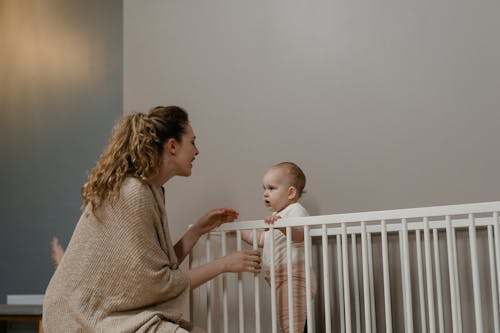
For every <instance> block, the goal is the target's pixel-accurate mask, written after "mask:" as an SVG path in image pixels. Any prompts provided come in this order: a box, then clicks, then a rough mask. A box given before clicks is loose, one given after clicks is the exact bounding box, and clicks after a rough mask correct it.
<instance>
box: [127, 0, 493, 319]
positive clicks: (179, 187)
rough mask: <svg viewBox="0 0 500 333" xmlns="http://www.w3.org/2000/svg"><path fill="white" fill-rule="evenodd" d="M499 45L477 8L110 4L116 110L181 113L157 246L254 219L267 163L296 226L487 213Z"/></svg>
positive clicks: (482, 2) (313, 2) (408, 1)
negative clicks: (119, 54) (187, 130)
mask: <svg viewBox="0 0 500 333" xmlns="http://www.w3.org/2000/svg"><path fill="white" fill-rule="evenodd" d="M499 35H500V2H498V1H496V2H495V1H490V0H478V1H455V0H437V1H416V0H402V1H401V0H387V1H377V2H370V1H352V0H338V1H323V0H308V1H294V0H292V1H290V0H276V1H265V0H256V1H246V0H216V1H207V2H199V1H189V0H188V1H160V0H151V1H148V2H147V5H145V4H144V3H142V2H137V1H132V0H125V1H124V55H125V56H124V109H125V110H134V109H135V110H142V109H144V108H148V107H150V106H153V105H156V104H179V105H181V106H184V107H185V108H187V109H188V110H189V112H190V114H191V118H192V124H193V128H194V130H195V132H196V134H197V137H198V146H199V148H200V151H201V153H200V155H199V156H198V157H197V159H196V161H195V162H194V169H193V176H192V177H190V178H189V179H175V180H173V181H172V182H171V183H169V184H168V185H167V208H168V211H169V222H170V227H171V229H172V235H173V237H174V238H177V237H178V236H180V234H181V233H182V232H184V230H185V229H186V227H187V225H188V224H189V223H192V222H193V221H195V219H196V218H197V217H198V216H199V215H201V214H202V213H203V212H204V211H205V210H207V209H208V208H211V207H213V206H230V207H233V208H236V209H238V210H239V211H240V213H241V215H240V220H254V219H259V218H262V217H263V216H265V215H266V214H268V212H267V211H266V210H265V209H264V207H263V205H262V202H261V179H262V175H263V174H264V172H265V171H266V169H267V168H268V167H269V166H270V165H272V164H274V163H276V162H279V161H283V160H292V161H295V162H297V163H298V164H299V165H301V166H302V167H303V169H304V171H305V173H306V176H307V178H308V184H307V190H308V193H307V194H306V195H305V196H304V198H303V203H304V205H305V206H306V207H307V208H308V209H309V211H310V212H311V213H312V214H333V213H342V212H353V211H365V210H379V209H380V210H381V209H395V208H410V207H419V206H430V205H441V204H458V203H470V202H481V201H496V200H498V199H499V197H500V190H499V188H500V187H499V170H500V154H498V142H500V131H499V130H498V125H499V124H500V93H499V87H500V44H499V43H497V42H496V40H497V39H498V38H497V36H499ZM203 249H204V244H200V246H199V251H200V252H203ZM200 261H203V259H200ZM263 288H264V289H263V290H265V287H263ZM195 306H196V305H195ZM204 306H205V304H204V303H203V301H202V302H201V306H200V307H199V308H197V310H201V311H202V312H203V308H204ZM231 309H232V310H231V311H233V312H232V313H231V315H236V313H237V312H236V311H237V310H236V308H235V307H232V308H231ZM246 309H251V306H250V305H248V307H246ZM263 313H266V310H265V309H264V311H263ZM264 320H267V319H264ZM200 323H201V324H202V325H203V322H200ZM233 324H234V325H236V322H234V323H233ZM233 329H236V326H234V327H233Z"/></svg>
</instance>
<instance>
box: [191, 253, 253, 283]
mask: <svg viewBox="0 0 500 333" xmlns="http://www.w3.org/2000/svg"><path fill="white" fill-rule="evenodd" d="M260 269H261V266H260V253H259V252H258V251H256V250H243V251H238V252H233V253H231V254H228V255H227V256H225V257H222V258H219V259H216V260H214V261H212V262H209V263H208V264H205V265H202V266H198V267H196V268H193V269H191V270H190V271H189V280H190V287H191V289H195V288H197V287H199V286H200V285H202V284H204V283H205V282H207V281H209V280H211V279H213V278H215V277H216V276H217V275H219V274H221V273H226V272H233V273H241V272H251V273H254V274H258V273H259V272H260Z"/></svg>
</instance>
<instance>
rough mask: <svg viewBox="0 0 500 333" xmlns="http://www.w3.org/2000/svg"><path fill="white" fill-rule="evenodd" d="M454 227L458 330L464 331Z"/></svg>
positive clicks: (452, 238)
mask: <svg viewBox="0 0 500 333" xmlns="http://www.w3.org/2000/svg"><path fill="white" fill-rule="evenodd" d="M455 227H456V226H455ZM455 227H454V228H455ZM454 228H453V229H452V231H453V232H452V233H451V240H452V244H453V269H454V270H455V271H454V273H453V278H454V282H455V290H456V291H457V294H456V297H457V318H458V332H459V333H462V302H461V301H460V279H459V278H458V255H457V235H456V232H455V229H454Z"/></svg>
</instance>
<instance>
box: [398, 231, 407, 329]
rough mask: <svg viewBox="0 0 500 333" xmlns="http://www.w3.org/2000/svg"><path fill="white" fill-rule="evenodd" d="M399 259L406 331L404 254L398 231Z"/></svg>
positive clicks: (400, 235) (401, 238)
mask: <svg viewBox="0 0 500 333" xmlns="http://www.w3.org/2000/svg"><path fill="white" fill-rule="evenodd" d="M398 235H399V258H400V263H401V287H402V289H403V290H402V293H401V294H402V295H403V319H404V323H405V331H406V330H407V329H408V318H407V316H408V311H407V310H406V307H407V306H408V301H407V300H406V292H405V281H406V277H405V275H406V272H405V265H404V263H403V261H404V258H405V253H404V242H403V230H401V231H399V233H398Z"/></svg>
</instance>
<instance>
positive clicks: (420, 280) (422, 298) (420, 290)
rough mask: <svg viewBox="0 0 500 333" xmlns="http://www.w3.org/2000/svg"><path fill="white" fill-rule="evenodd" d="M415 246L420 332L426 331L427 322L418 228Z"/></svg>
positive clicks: (424, 332)
mask: <svg viewBox="0 0 500 333" xmlns="http://www.w3.org/2000/svg"><path fill="white" fill-rule="evenodd" d="M415 236H416V242H415V244H416V247H417V273H418V296H419V303H420V323H421V325H422V332H423V333H426V332H427V322H426V317H425V295H424V272H423V268H422V243H421V242H422V240H421V239H420V230H417V231H416V232H415Z"/></svg>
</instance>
